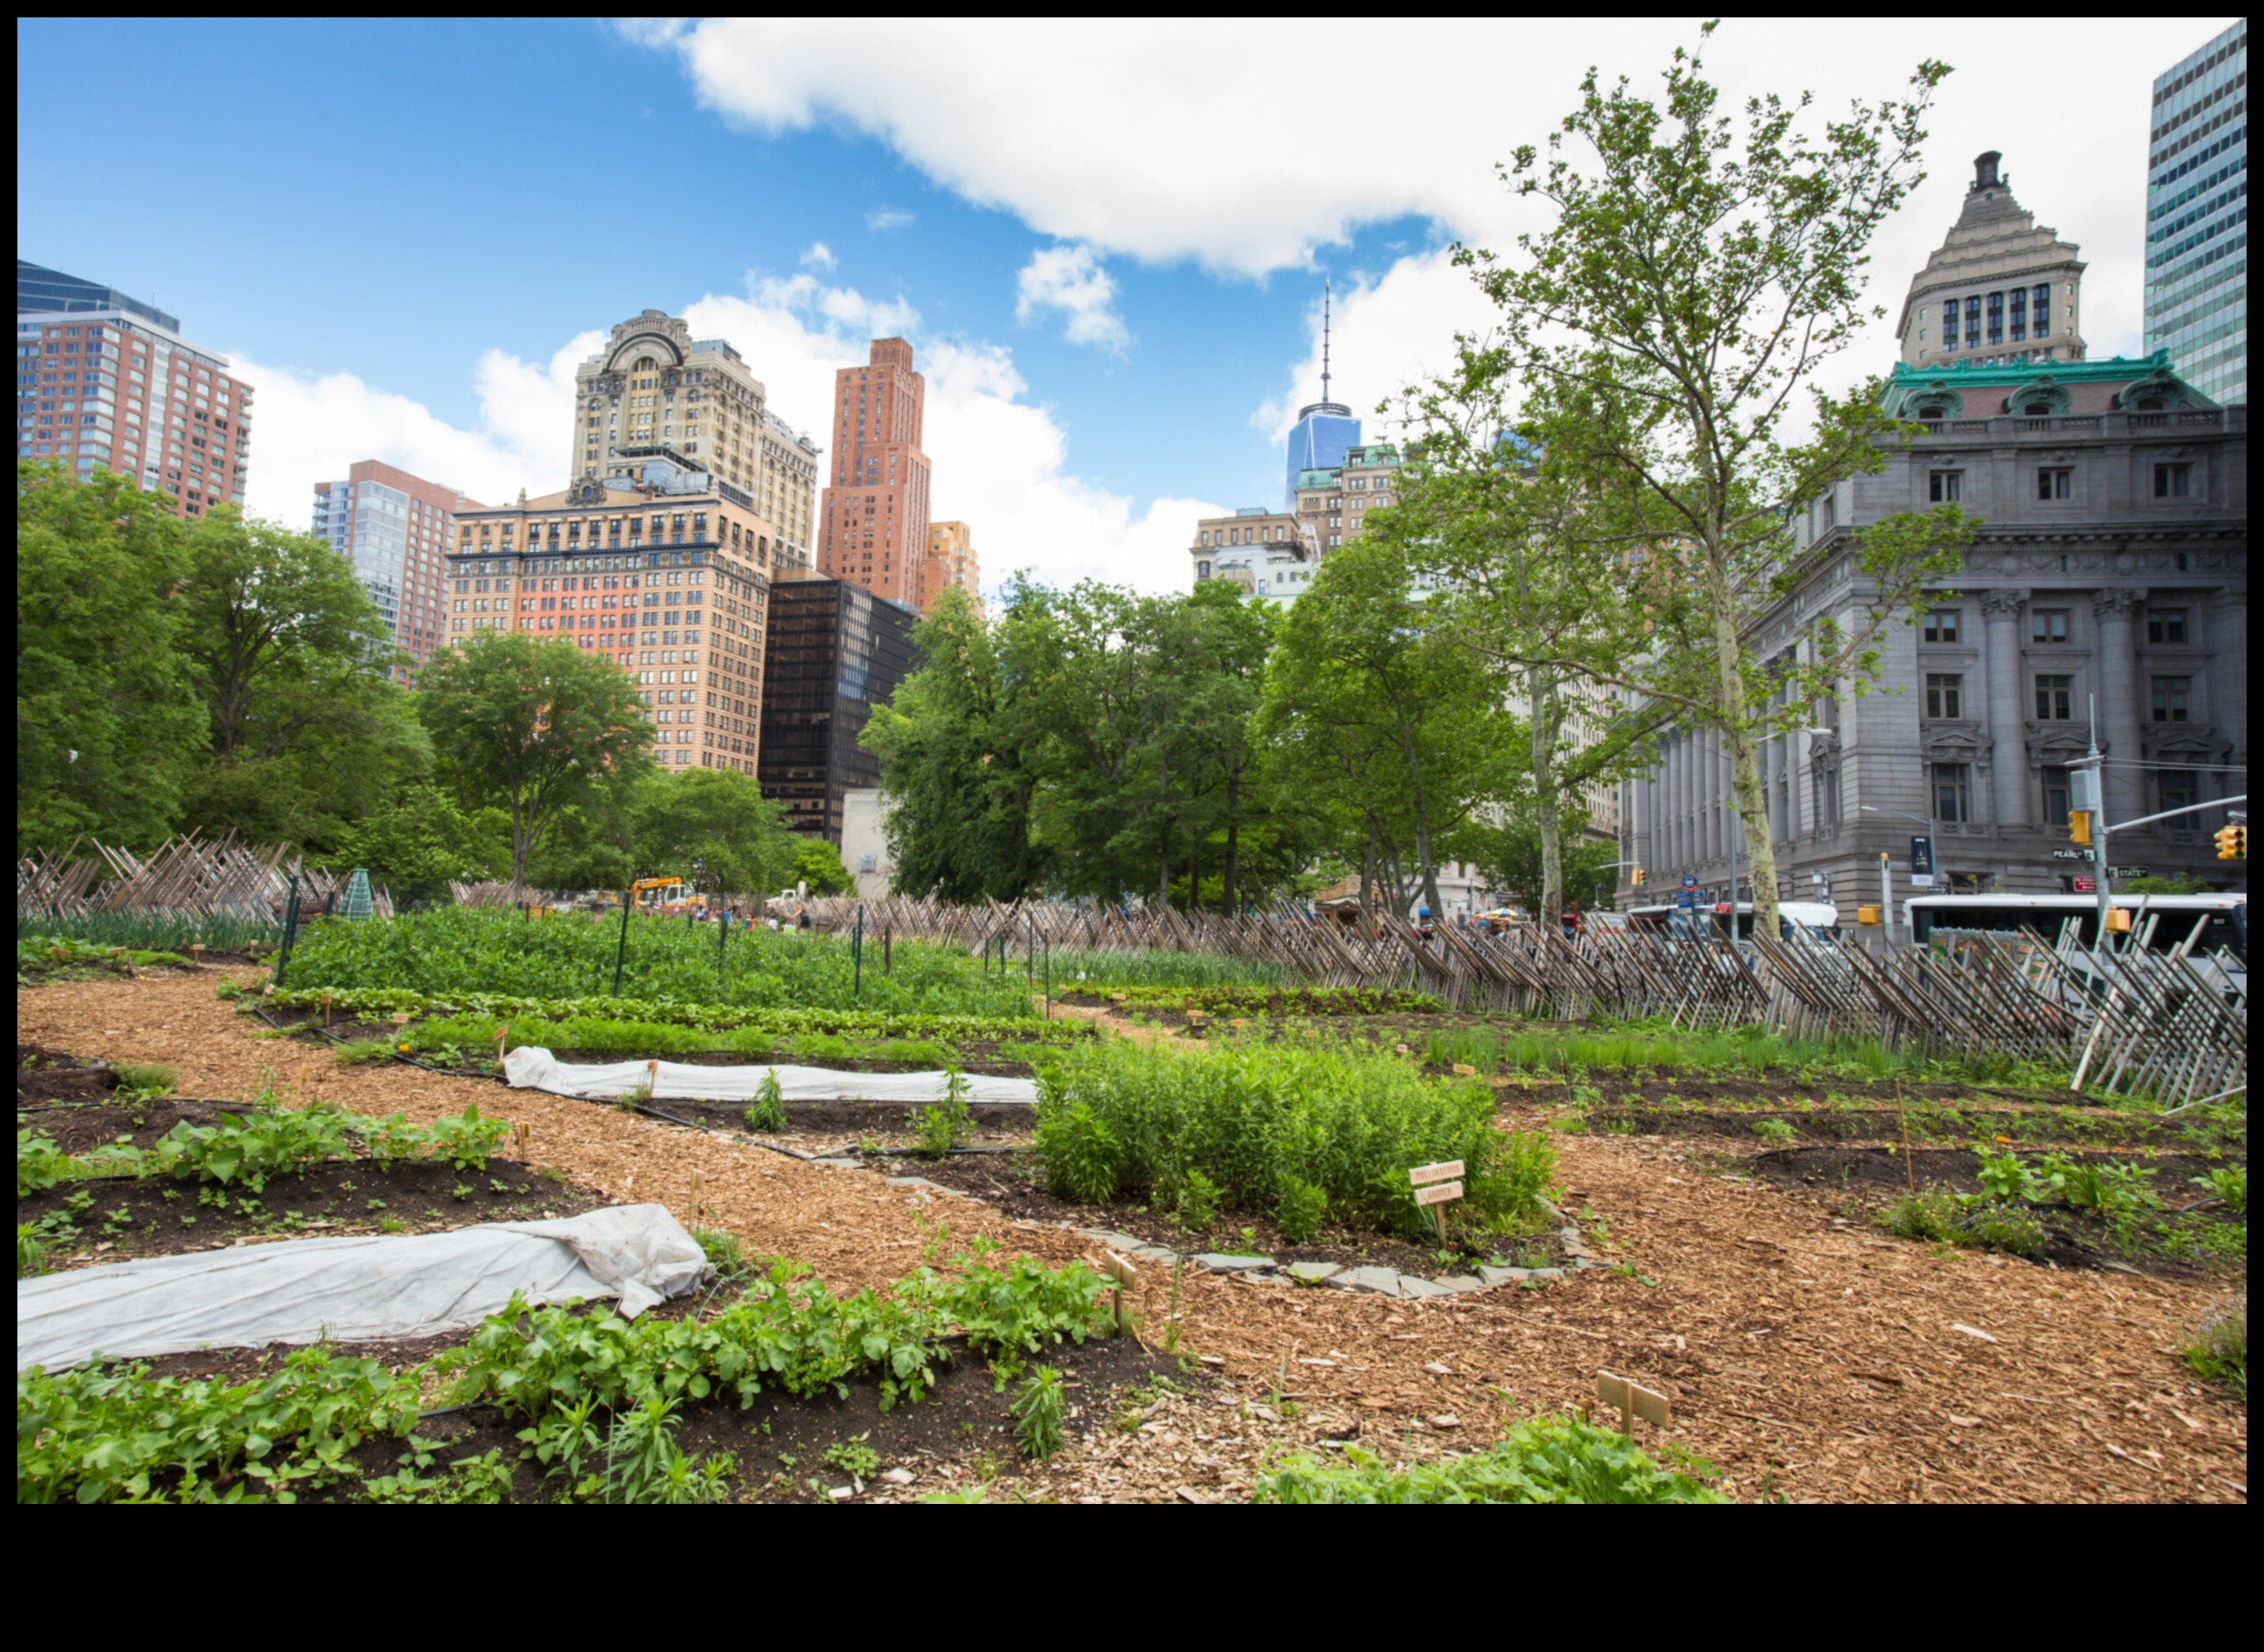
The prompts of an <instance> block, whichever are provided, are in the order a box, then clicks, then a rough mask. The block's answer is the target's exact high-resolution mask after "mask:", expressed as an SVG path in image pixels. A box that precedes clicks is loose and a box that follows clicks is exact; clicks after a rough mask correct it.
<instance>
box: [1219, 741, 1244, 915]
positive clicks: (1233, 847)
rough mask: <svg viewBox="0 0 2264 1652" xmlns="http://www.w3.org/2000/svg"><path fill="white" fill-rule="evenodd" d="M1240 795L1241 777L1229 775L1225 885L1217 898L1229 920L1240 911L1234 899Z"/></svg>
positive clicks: (1238, 839)
mask: <svg viewBox="0 0 2264 1652" xmlns="http://www.w3.org/2000/svg"><path fill="white" fill-rule="evenodd" d="M1241 795H1242V776H1241V775H1237V774H1232V773H1230V774H1229V775H1227V777H1226V884H1225V886H1224V887H1223V888H1222V889H1221V890H1220V891H1219V896H1218V909H1219V910H1220V911H1221V912H1223V913H1225V914H1226V915H1227V916H1228V917H1230V918H1231V917H1232V916H1234V914H1235V913H1237V911H1239V910H1240V909H1241V908H1240V905H1239V903H1238V902H1237V901H1236V899H1235V898H1234V872H1235V861H1236V859H1237V856H1238V855H1239V854H1240V851H1241V848H1242V816H1241V812H1240V799H1241Z"/></svg>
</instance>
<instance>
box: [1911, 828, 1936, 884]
mask: <svg viewBox="0 0 2264 1652" xmlns="http://www.w3.org/2000/svg"><path fill="white" fill-rule="evenodd" d="M1921 877H1923V878H1925V879H1926V880H1927V882H1928V883H1929V884H1931V883H1932V882H1933V881H1934V840H1933V839H1932V838H1912V840H1911V878H1912V881H1913V882H1915V881H1916V880H1918V879H1919V878H1921Z"/></svg>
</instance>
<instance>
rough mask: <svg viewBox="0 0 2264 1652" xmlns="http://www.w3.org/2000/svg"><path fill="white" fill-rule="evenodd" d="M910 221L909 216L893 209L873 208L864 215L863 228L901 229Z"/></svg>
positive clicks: (910, 216)
mask: <svg viewBox="0 0 2264 1652" xmlns="http://www.w3.org/2000/svg"><path fill="white" fill-rule="evenodd" d="M911 221H912V215H911V214H910V213H908V212H903V211H900V210H898V209H897V208H896V207H874V208H873V210H872V211H870V212H868V213H867V214H866V215H865V227H866V228H867V229H873V230H889V229H903V227H904V226H905V225H906V224H908V223H910V222H911Z"/></svg>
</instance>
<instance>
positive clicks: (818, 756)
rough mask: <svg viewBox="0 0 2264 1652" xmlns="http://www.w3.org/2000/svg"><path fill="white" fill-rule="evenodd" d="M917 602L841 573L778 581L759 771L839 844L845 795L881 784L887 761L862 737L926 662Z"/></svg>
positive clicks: (800, 815) (792, 819)
mask: <svg viewBox="0 0 2264 1652" xmlns="http://www.w3.org/2000/svg"><path fill="white" fill-rule="evenodd" d="M918 620H919V614H918V610H916V609H914V608H907V607H906V606H904V605H903V604H902V603H899V602H892V601H889V600H888V599H887V598H885V597H876V596H874V595H873V594H872V593H870V592H869V591H863V590H860V589H859V588H858V587H857V586H853V585H851V584H849V583H848V582H847V581H845V580H842V579H782V580H780V581H779V582H778V583H777V584H775V585H773V586H771V590H770V623H769V630H770V636H769V639H768V645H767V647H766V651H765V652H764V655H763V736H762V747H761V752H760V754H759V755H758V758H757V760H756V765H755V772H756V777H757V778H758V780H759V781H760V782H762V788H763V796H765V797H768V798H770V799H771V800H772V801H773V802H774V803H777V804H780V805H782V806H783V807H784V808H785V810H786V812H787V823H788V824H789V825H791V826H793V827H794V829H795V831H797V832H803V833H809V835H811V836H813V837H819V836H822V837H824V838H826V839H827V840H829V841H831V843H832V844H833V845H834V847H835V848H839V847H840V844H841V806H842V797H843V796H844V794H845V793H847V792H850V791H853V790H858V789H859V788H860V787H867V786H877V785H879V784H880V783H881V763H880V760H879V759H878V758H876V757H874V756H873V755H872V753H869V752H867V751H864V750H863V749H861V748H860V746H858V744H857V737H858V736H859V735H860V733H862V732H863V731H864V728H865V724H866V723H867V722H868V721H869V720H870V719H871V717H872V715H873V708H874V706H876V705H879V704H882V703H884V702H886V701H887V700H888V698H889V696H890V695H893V694H895V693H896V685H897V684H899V683H901V682H903V680H904V679H905V678H906V677H907V676H909V675H910V674H911V671H912V668H913V666H916V665H917V664H918V655H917V654H915V653H914V651H913V649H912V627H913V625H914V624H916V623H917V622H918Z"/></svg>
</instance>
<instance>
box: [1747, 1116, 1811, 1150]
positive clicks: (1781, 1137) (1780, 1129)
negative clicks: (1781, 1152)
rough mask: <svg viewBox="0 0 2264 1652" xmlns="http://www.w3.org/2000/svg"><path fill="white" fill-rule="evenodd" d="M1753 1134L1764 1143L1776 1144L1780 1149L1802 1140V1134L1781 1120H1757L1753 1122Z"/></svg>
mask: <svg viewBox="0 0 2264 1652" xmlns="http://www.w3.org/2000/svg"><path fill="white" fill-rule="evenodd" d="M1753 1134H1755V1135H1756V1136H1759V1137H1760V1139H1762V1140H1763V1141H1771V1142H1774V1143H1775V1144H1776V1145H1777V1146H1780V1147H1781V1146H1785V1145H1786V1144H1788V1143H1789V1142H1793V1141H1796V1140H1798V1139H1800V1132H1798V1131H1796V1130H1795V1129H1794V1128H1793V1127H1792V1126H1791V1125H1790V1124H1786V1123H1785V1122H1784V1120H1782V1119H1781V1118H1756V1119H1755V1120H1753Z"/></svg>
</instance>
